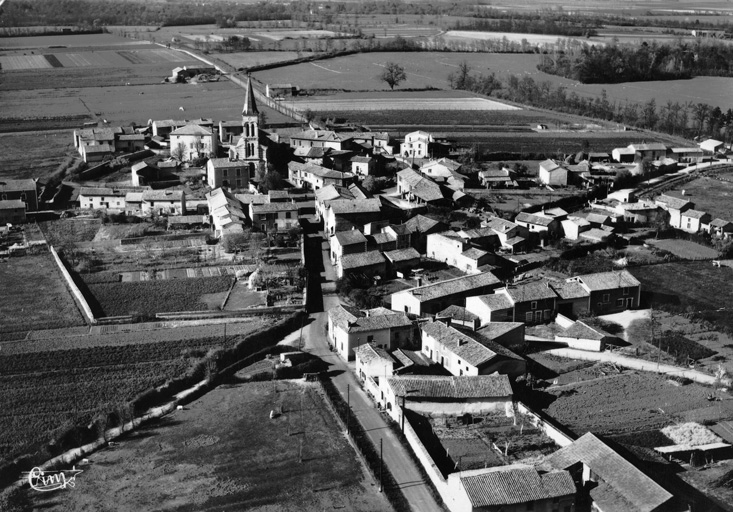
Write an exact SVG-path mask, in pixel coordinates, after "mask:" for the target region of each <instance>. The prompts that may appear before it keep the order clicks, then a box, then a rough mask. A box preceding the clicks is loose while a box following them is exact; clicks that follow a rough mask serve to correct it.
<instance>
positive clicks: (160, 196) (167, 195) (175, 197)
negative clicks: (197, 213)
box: [143, 190, 184, 201]
mask: <svg viewBox="0 0 733 512" xmlns="http://www.w3.org/2000/svg"><path fill="white" fill-rule="evenodd" d="M183 195H184V194H183V190H146V191H145V192H143V201H181V200H182V199H183Z"/></svg>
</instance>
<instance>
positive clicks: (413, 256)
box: [384, 247, 420, 263]
mask: <svg viewBox="0 0 733 512" xmlns="http://www.w3.org/2000/svg"><path fill="white" fill-rule="evenodd" d="M384 256H385V257H386V258H387V259H388V260H389V261H391V262H392V263H394V262H397V261H410V260H417V259H420V253H419V252H417V251H416V250H415V249H413V248H412V247H409V248H407V249H397V250H396V251H387V252H385V253H384Z"/></svg>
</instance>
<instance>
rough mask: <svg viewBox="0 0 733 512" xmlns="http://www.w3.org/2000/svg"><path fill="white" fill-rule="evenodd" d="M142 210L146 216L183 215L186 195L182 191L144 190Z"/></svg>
mask: <svg viewBox="0 0 733 512" xmlns="http://www.w3.org/2000/svg"><path fill="white" fill-rule="evenodd" d="M142 208H143V213H144V214H146V215H147V214H150V213H156V214H158V215H164V214H165V215H185V214H186V193H185V192H184V191H183V190H146V191H145V192H143V204H142Z"/></svg>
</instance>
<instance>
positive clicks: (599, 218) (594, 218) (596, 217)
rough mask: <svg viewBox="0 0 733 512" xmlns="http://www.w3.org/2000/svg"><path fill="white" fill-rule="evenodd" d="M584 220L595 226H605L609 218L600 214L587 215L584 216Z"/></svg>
mask: <svg viewBox="0 0 733 512" xmlns="http://www.w3.org/2000/svg"><path fill="white" fill-rule="evenodd" d="M585 220H587V221H588V222H593V223H596V224H605V223H606V222H608V221H609V220H610V217H609V216H608V215H603V214H601V213H589V214H588V215H586V216H585Z"/></svg>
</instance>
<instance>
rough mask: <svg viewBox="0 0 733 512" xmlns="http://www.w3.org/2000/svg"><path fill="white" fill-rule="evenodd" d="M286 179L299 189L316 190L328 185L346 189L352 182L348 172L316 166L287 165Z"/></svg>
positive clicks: (296, 163) (351, 175) (290, 163)
mask: <svg viewBox="0 0 733 512" xmlns="http://www.w3.org/2000/svg"><path fill="white" fill-rule="evenodd" d="M288 179H289V180H290V181H291V182H292V183H293V185H295V186H296V187H300V188H309V189H311V190H318V189H320V188H323V187H326V186H328V185H334V186H336V187H348V186H349V185H350V184H351V183H352V182H353V180H354V175H353V174H351V173H350V172H340V171H335V170H333V169H328V168H326V167H321V166H320V165H316V164H301V163H299V162H289V163H288Z"/></svg>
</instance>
